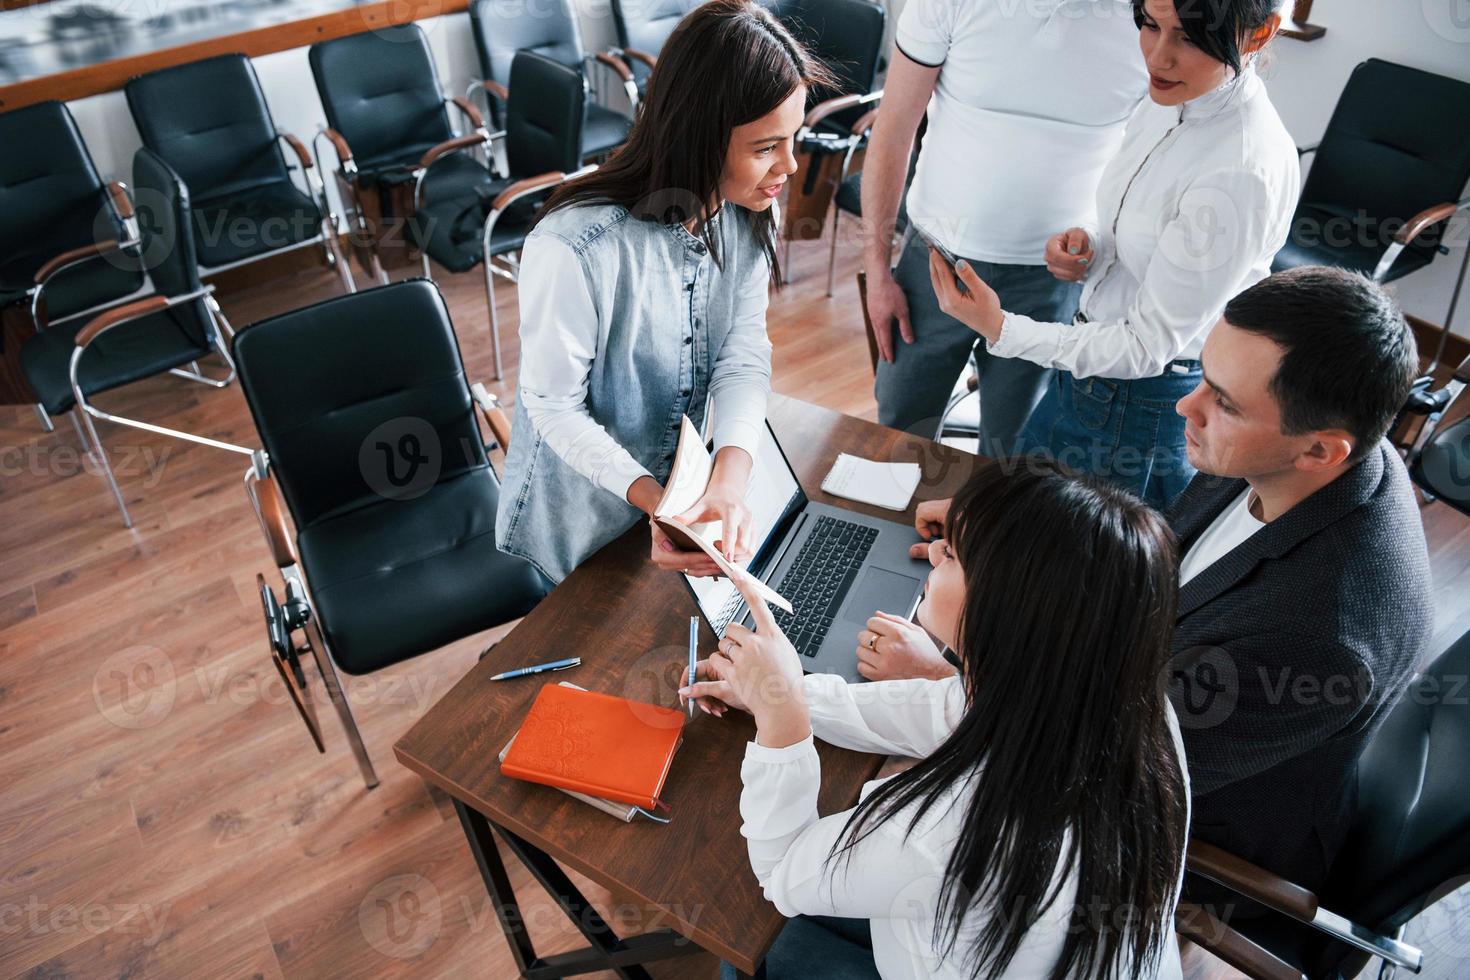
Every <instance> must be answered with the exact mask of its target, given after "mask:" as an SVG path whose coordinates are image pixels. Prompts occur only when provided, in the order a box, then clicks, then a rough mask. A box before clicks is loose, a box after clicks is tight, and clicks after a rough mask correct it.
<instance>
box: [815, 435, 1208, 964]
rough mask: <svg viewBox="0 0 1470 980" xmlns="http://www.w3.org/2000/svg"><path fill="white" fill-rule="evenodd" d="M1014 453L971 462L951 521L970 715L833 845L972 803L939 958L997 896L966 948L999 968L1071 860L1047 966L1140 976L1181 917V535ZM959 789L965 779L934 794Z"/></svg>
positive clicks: (948, 886)
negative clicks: (1169, 687) (1171, 685)
mask: <svg viewBox="0 0 1470 980" xmlns="http://www.w3.org/2000/svg"><path fill="white" fill-rule="evenodd" d="M1013 464H1014V465H1007V464H1005V463H1002V464H1000V465H997V466H990V467H987V468H985V469H983V470H982V471H981V472H980V473H978V474H977V475H976V476H975V477H974V478H972V479H971V480H970V482H969V483H968V484H966V486H965V487H964V488H963V489H962V490H961V491H960V492H959V494H958V495H957V496H956V497H955V498H954V502H953V505H952V506H951V508H950V511H949V517H948V520H947V522H946V532H945V533H946V537H947V538H948V546H949V547H950V548H951V550H952V551H953V553H954V557H955V560H957V561H958V562H959V564H960V568H961V570H962V572H963V575H964V580H965V598H964V605H963V609H962V612H961V615H960V624H959V629H958V639H957V642H958V644H959V647H960V649H959V650H957V651H956V653H957V654H958V656H959V658H960V661H961V664H962V669H963V677H964V680H963V683H964V686H965V699H966V710H965V714H964V717H963V718H962V719H961V720H960V722H959V725H958V726H957V727H956V728H955V731H954V733H953V734H951V735H950V736H949V738H948V739H946V740H945V742H944V744H943V745H941V746H940V747H939V748H938V749H937V750H936V751H935V752H934V753H933V754H932V755H931V756H929V758H927V759H924V760H923V761H921V762H919V763H918V764H917V765H915V766H914V767H913V768H911V769H909V770H907V771H905V772H902V773H900V774H899V775H897V776H894V777H893V778H892V779H890V780H888V781H887V782H884V783H882V784H881V785H879V786H878V787H877V788H876V789H875V790H874V791H873V792H872V793H871V794H869V796H868V797H867V798H866V799H865V800H863V802H862V803H860V804H859V805H858V807H857V809H856V811H854V813H853V815H852V817H851V819H850V820H849V822H848V825H847V828H846V829H845V831H844V835H843V840H844V841H845V842H844V843H842V844H841V845H840V847H839V848H835V849H834V856H835V855H840V854H842V853H844V852H845V853H846V854H848V855H849V856H850V855H851V853H852V851H851V850H850V849H851V848H852V846H853V845H854V844H856V843H857V842H858V841H860V840H862V838H864V837H866V836H867V835H868V834H870V833H872V832H873V831H874V830H875V829H876V828H877V827H878V825H880V824H881V823H883V822H884V821H887V820H892V819H896V818H897V817H898V814H900V812H901V811H905V810H906V809H907V808H909V807H913V808H914V809H913V810H912V811H910V812H911V813H912V816H911V817H910V818H908V821H907V824H908V827H907V832H909V833H911V832H912V831H913V828H914V827H915V826H916V825H917V823H918V821H919V820H920V819H921V818H922V817H923V815H924V814H925V813H926V812H927V811H928V810H929V808H930V807H933V806H935V805H940V806H944V805H952V806H954V807H957V808H963V811H964V820H963V829H962V830H961V831H960V834H959V837H958V840H957V842H956V845H955V849H954V852H953V854H952V855H951V856H950V859H949V864H948V867H947V868H946V871H945V883H944V887H943V892H942V896H941V900H940V905H939V908H938V909H937V910H936V914H935V923H934V930H935V942H936V944H937V945H938V946H939V948H942V949H944V950H945V955H946V956H949V955H952V954H953V953H954V951H955V945H956V943H957V941H958V938H959V935H960V931H961V927H962V925H965V922H964V920H965V918H966V916H967V915H968V913H969V912H970V911H971V909H972V908H975V907H978V908H982V909H985V910H991V911H992V913H993V914H990V915H989V916H988V917H987V918H986V920H985V921H984V923H983V926H981V927H980V928H978V929H977V930H976V931H975V932H974V933H973V936H974V945H973V948H971V949H969V950H967V951H965V954H966V956H967V957H968V959H967V962H968V963H969V964H970V969H971V971H972V973H973V975H974V976H977V977H978V976H992V977H993V976H998V975H1000V974H1001V973H1003V972H1004V971H1005V969H1006V967H1007V965H1008V964H1009V963H1010V962H1011V960H1012V959H1013V958H1014V957H1015V955H1016V951H1017V950H1018V948H1019V947H1020V944H1021V941H1022V939H1023V937H1024V935H1025V932H1026V930H1027V929H1028V928H1030V926H1031V925H1032V924H1033V923H1034V922H1036V921H1037V919H1038V918H1039V917H1040V916H1041V915H1043V914H1044V913H1046V912H1047V910H1048V909H1049V908H1051V906H1052V905H1053V904H1054V903H1055V902H1056V900H1057V889H1058V887H1059V882H1061V881H1065V877H1066V874H1067V873H1068V872H1069V871H1072V870H1075V872H1076V874H1077V893H1076V899H1075V901H1074V903H1073V906H1072V909H1071V925H1070V928H1069V929H1068V932H1067V938H1066V941H1065V943H1064V944H1063V947H1062V952H1061V956H1060V958H1059V959H1058V961H1057V963H1056V966H1055V967H1054V968H1053V970H1052V974H1051V975H1052V977H1054V978H1061V977H1068V976H1079V977H1082V976H1086V977H1093V976H1109V975H1117V976H1132V975H1134V974H1135V973H1138V972H1143V971H1145V970H1147V969H1149V968H1151V965H1153V964H1156V963H1157V962H1158V957H1159V955H1160V953H1161V951H1162V950H1163V948H1164V945H1165V943H1166V941H1167V939H1168V932H1169V930H1171V929H1172V928H1173V920H1172V917H1171V916H1170V915H1169V914H1168V912H1169V911H1170V909H1172V907H1173V904H1172V903H1173V902H1174V901H1175V900H1176V897H1177V896H1176V894H1175V892H1176V889H1177V887H1178V882H1179V875H1180V870H1181V869H1180V865H1181V861H1182V856H1183V852H1184V843H1185V834H1186V832H1187V828H1186V821H1187V816H1186V815H1187V800H1186V794H1185V783H1184V776H1183V773H1182V772H1181V765H1180V760H1179V756H1178V754H1177V751H1176V747H1175V743H1174V740H1173V737H1172V735H1171V733H1170V729H1169V722H1168V708H1167V700H1166V698H1167V695H1166V690H1165V685H1164V683H1163V680H1162V678H1163V677H1164V672H1165V670H1166V664H1167V662H1168V659H1169V656H1170V651H1171V642H1172V637H1173V634H1174V620H1175V611H1176V606H1177V597H1178V585H1177V573H1176V571H1175V546H1174V538H1173V535H1172V533H1171V532H1170V530H1169V527H1168V525H1167V524H1166V523H1165V522H1164V520H1163V518H1162V517H1160V516H1159V514H1158V513H1157V512H1155V511H1154V510H1152V509H1150V508H1149V507H1147V506H1146V505H1145V504H1143V503H1142V502H1141V501H1140V500H1138V498H1136V497H1134V496H1132V495H1131V494H1129V493H1127V492H1126V491H1124V490H1120V489H1118V488H1116V487H1113V486H1111V485H1109V484H1105V483H1102V482H1100V481H1094V480H1091V479H1081V478H1077V477H1074V476H1072V475H1070V474H1069V473H1068V472H1067V471H1065V470H1064V469H1063V468H1062V467H1060V466H1059V465H1058V464H1056V463H1053V462H1050V461H1048V460H1046V459H1043V458H1041V457H1027V458H1025V459H1024V460H1018V461H1013ZM961 786H963V787H966V790H967V792H968V793H971V794H972V795H967V793H961V794H960V795H959V796H958V797H956V798H955V800H954V802H953V803H952V804H946V803H945V802H943V801H944V799H945V796H946V793H947V792H950V791H952V790H953V789H955V788H957V787H961ZM830 867H831V868H832V872H831V873H833V874H838V873H840V870H839V864H838V862H837V861H835V860H834V861H833V862H832V863H831V865H830ZM971 934H972V933H971V932H970V931H969V927H968V926H966V935H967V937H968V936H969V935H971Z"/></svg>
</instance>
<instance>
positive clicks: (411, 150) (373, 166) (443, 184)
mask: <svg viewBox="0 0 1470 980" xmlns="http://www.w3.org/2000/svg"><path fill="white" fill-rule="evenodd" d="M431 149H433V147H432V146H431V145H428V144H425V145H423V146H410V147H406V148H405V149H403V150H400V151H397V152H394V153H391V154H388V155H386V156H381V157H377V158H375V159H372V160H368V161H366V162H359V163H358V164H357V172H358V173H359V174H361V175H362V178H363V179H364V181H366V182H370V183H371V182H376V183H380V184H397V183H407V184H412V183H413V181H414V171H415V170H416V169H417V168H418V165H419V161H420V160H422V159H423V158H424V154H425V153H427V152H429V150H431ZM493 179H494V178H493V177H492V176H491V174H490V171H489V170H487V169H485V165H484V164H482V163H480V161H478V160H476V159H475V157H474V156H473V155H472V154H471V153H470V152H469V151H468V150H460V151H457V152H455V153H450V154H449V155H447V156H443V157H440V158H439V159H438V160H436V161H434V165H433V166H432V167H430V168H429V176H428V177H426V178H425V179H424V196H425V198H426V199H429V200H432V199H433V198H435V197H446V196H449V195H452V194H464V193H467V192H472V191H471V189H472V188H475V187H483V186H485V185H486V184H488V183H489V182H490V181H491V180H493Z"/></svg>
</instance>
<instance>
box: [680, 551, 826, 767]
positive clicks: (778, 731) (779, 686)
mask: <svg viewBox="0 0 1470 980" xmlns="http://www.w3.org/2000/svg"><path fill="white" fill-rule="evenodd" d="M733 581H734V583H735V587H736V588H738V589H739V590H740V594H741V595H742V596H744V597H745V601H746V603H747V604H748V605H749V606H750V615H751V617H752V618H753V619H754V620H755V626H756V628H755V630H754V631H752V630H748V629H746V628H745V627H744V626H741V625H739V624H738V623H731V624H730V626H729V627H727V628H726V630H725V638H724V639H723V640H721V641H720V647H719V650H718V651H717V652H716V653H714V654H711V655H710V658H709V665H710V668H711V670H712V672H713V674H714V676H717V677H719V678H720V679H721V680H722V681H723V682H724V683H725V684H727V685H729V686H728V689H727V690H726V692H725V693H728V694H729V695H730V697H731V698H732V700H731V701H725V703H726V704H731V703H734V704H741V705H745V706H746V707H747V709H748V710H749V711H750V713H751V714H753V715H754V716H755V737H756V741H757V742H759V743H760V744H761V745H764V746H767V747H769V748H783V747H785V746H787V745H794V744H796V743H797V742H800V741H801V740H802V739H804V738H807V737H808V736H810V735H811V733H812V724H811V712H810V711H809V710H808V708H807V704H806V697H805V695H804V694H803V692H802V686H801V656H800V655H799V654H798V653H797V652H796V648H795V647H793V646H792V645H791V643H790V641H789V640H787V639H786V636H785V634H783V633H782V632H781V630H780V628H779V627H778V626H777V625H776V620H775V618H774V617H773V616H772V615H771V610H770V609H769V608H768V607H767V606H766V603H765V600H764V599H762V598H761V597H760V596H759V595H757V594H756V591H755V588H754V586H753V584H752V583H753V582H754V580H753V579H752V578H751V577H750V576H749V575H747V574H745V573H744V572H741V573H740V574H739V575H738V576H737V577H736V578H735V579H734V580H733ZM698 686H699V685H695V687H696V688H697V687H698ZM684 690H687V691H689V692H690V693H692V694H696V695H697V694H698V693H699V692H698V691H697V690H692V689H690V688H685V689H684ZM680 693H681V694H682V693H683V691H681V692H680ZM721 700H724V699H723V698H721Z"/></svg>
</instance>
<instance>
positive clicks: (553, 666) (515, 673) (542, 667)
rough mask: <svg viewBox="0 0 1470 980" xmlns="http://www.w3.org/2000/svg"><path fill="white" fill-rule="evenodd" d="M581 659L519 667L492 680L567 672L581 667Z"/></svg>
mask: <svg viewBox="0 0 1470 980" xmlns="http://www.w3.org/2000/svg"><path fill="white" fill-rule="evenodd" d="M581 665H582V658H581V657H568V658H567V659H565V660H553V661H551V663H548V664H536V665H534V666H531V667H518V668H516V669H515V670H507V671H505V672H504V673H501V674H496V675H495V676H494V677H492V678H490V679H491V680H492V681H507V680H510V679H511V678H512V677H525V676H527V675H529V674H544V673H546V672H547V671H549V670H566V669H567V668H568V667H580V666H581Z"/></svg>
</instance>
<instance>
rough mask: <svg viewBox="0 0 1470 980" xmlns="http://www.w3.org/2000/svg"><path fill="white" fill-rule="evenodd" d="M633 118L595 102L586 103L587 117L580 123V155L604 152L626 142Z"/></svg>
mask: <svg viewBox="0 0 1470 980" xmlns="http://www.w3.org/2000/svg"><path fill="white" fill-rule="evenodd" d="M632 128H633V120H631V119H629V118H628V117H627V116H625V115H623V114H622V113H621V112H616V111H614V110H612V109H609V108H608V107H607V106H604V105H598V104H597V103H595V102H589V103H587V118H586V121H585V122H584V123H583V124H582V155H583V156H586V157H590V156H596V155H597V154H599V153H606V152H607V151H608V150H611V149H612V148H613V147H615V146H621V145H622V144H623V143H625V142H627V139H628V133H629V132H630V131H631V130H632Z"/></svg>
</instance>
